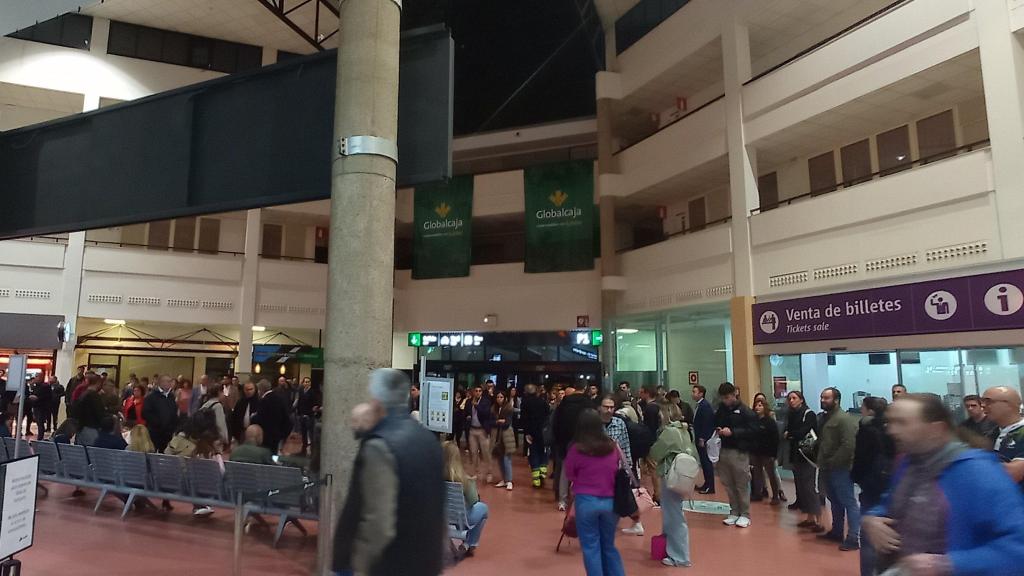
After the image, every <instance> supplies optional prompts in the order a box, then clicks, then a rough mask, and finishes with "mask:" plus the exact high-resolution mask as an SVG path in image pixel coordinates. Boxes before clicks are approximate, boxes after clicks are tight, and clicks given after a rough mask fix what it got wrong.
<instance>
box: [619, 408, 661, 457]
mask: <svg viewBox="0 0 1024 576" xmlns="http://www.w3.org/2000/svg"><path fill="white" fill-rule="evenodd" d="M615 417H616V418H618V419H620V420H622V421H623V422H625V423H626V432H628V433H629V452H630V453H631V454H632V456H633V461H634V462H636V461H638V460H639V459H641V458H646V457H647V455H648V454H650V453H651V446H654V440H655V438H654V435H653V434H651V430H650V429H649V428H648V427H647V426H644V425H643V424H637V423H636V422H633V421H632V420H630V419H629V418H625V417H623V416H619V415H618V414H616V415H615Z"/></svg>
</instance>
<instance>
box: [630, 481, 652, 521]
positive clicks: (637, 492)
mask: <svg viewBox="0 0 1024 576" xmlns="http://www.w3.org/2000/svg"><path fill="white" fill-rule="evenodd" d="M633 497H634V498H636V507H637V513H638V514H640V515H643V514H645V513H647V512H650V511H651V510H654V498H652V497H651V493H650V492H648V491H647V488H643V487H640V488H633Z"/></svg>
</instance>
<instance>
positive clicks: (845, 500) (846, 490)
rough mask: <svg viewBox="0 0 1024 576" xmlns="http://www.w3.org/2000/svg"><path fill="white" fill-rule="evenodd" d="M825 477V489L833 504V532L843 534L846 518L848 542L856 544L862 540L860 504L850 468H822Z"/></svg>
mask: <svg viewBox="0 0 1024 576" xmlns="http://www.w3.org/2000/svg"><path fill="white" fill-rule="evenodd" d="M822 476H824V477H825V490H826V495H827V496H828V501H829V503H830V504H831V506H832V530H831V532H832V534H835V535H838V536H843V534H844V531H843V520H846V523H847V525H848V526H849V531H847V532H846V543H847V544H852V545H856V544H858V542H860V506H859V505H858V504H857V498H856V497H855V496H854V494H853V480H852V479H851V478H850V471H849V470H845V469H843V470H822Z"/></svg>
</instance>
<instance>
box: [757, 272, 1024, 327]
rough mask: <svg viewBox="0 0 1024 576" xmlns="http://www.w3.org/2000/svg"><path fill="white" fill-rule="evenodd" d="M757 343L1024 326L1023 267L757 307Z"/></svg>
mask: <svg viewBox="0 0 1024 576" xmlns="http://www.w3.org/2000/svg"><path fill="white" fill-rule="evenodd" d="M754 322H755V325H754V344H774V343H781V342H807V341H812V340H839V339H846V338H869V337H875V336H906V335H913V334H935V333H942V332H969V331H974V330H1006V329H1012V328H1024V270H1014V271H1011V272H997V273H995V274H982V275H979V276H965V277H962V278H950V279H948V280H935V281H931V282H918V283H916V284H901V285H899V286H887V287H885V288H875V289H871V290H858V291H856V292H843V293H839V294H829V295H826V296H812V297H808V298H796V299H793V300H781V301H778V302H766V303H764V304H755V305H754Z"/></svg>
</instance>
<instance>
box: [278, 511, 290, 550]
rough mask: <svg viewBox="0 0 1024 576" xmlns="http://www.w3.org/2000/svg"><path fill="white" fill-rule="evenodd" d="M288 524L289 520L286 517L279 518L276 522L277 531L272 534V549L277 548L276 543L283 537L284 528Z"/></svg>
mask: <svg viewBox="0 0 1024 576" xmlns="http://www.w3.org/2000/svg"><path fill="white" fill-rule="evenodd" d="M288 522H290V520H289V519H288V517H287V516H281V519H280V520H278V521H277V531H276V532H274V548H277V543H278V541H279V540H281V536H283V535H284V527H285V526H287V525H288Z"/></svg>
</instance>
